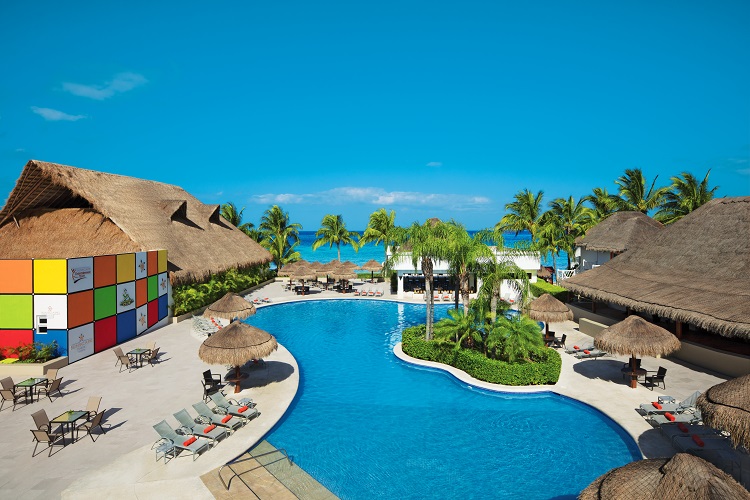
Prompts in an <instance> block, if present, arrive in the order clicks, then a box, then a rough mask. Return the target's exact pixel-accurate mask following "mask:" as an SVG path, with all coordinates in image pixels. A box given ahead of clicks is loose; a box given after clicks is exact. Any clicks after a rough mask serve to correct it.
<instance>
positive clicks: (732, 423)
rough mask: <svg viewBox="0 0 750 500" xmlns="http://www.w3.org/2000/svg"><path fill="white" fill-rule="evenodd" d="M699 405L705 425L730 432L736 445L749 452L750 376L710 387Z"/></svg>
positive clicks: (701, 397) (702, 395) (700, 398)
mask: <svg viewBox="0 0 750 500" xmlns="http://www.w3.org/2000/svg"><path fill="white" fill-rule="evenodd" d="M696 405H697V406H698V409H699V410H700V411H701V415H702V416H703V422H704V423H705V424H706V425H709V426H711V427H714V428H716V429H723V430H725V431H727V432H728V433H729V437H730V438H731V440H732V443H734V446H740V445H741V446H744V447H745V448H748V449H750V375H743V376H742V377H738V378H735V379H732V380H728V381H726V382H722V383H721V384H718V385H715V386H713V387H711V388H710V389H708V390H707V391H706V392H704V393H703V394H701V395H700V397H698V401H697V402H696Z"/></svg>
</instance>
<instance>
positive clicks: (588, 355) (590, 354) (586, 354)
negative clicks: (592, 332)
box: [575, 349, 607, 360]
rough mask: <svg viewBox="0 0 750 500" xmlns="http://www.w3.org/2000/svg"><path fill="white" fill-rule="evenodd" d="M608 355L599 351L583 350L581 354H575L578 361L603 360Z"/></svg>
mask: <svg viewBox="0 0 750 500" xmlns="http://www.w3.org/2000/svg"><path fill="white" fill-rule="evenodd" d="M606 355H607V353H606V352H604V351H600V350H599V349H592V350H590V351H589V350H588V349H586V350H583V351H580V352H577V353H576V354H575V356H576V358H578V359H594V360H596V359H597V358H601V357H602V356H606Z"/></svg>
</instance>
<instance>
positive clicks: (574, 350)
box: [565, 345, 596, 354]
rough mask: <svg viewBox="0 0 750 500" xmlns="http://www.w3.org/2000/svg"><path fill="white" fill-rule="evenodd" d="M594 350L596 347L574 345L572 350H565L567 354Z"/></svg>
mask: <svg viewBox="0 0 750 500" xmlns="http://www.w3.org/2000/svg"><path fill="white" fill-rule="evenodd" d="M594 349H596V347H594V346H593V345H590V346H586V347H581V346H577V345H574V346H573V348H572V349H565V352H566V353H568V354H576V353H579V352H583V351H593V350H594Z"/></svg>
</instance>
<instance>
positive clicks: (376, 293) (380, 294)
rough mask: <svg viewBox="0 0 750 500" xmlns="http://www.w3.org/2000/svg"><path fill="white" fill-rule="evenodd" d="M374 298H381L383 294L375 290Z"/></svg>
mask: <svg viewBox="0 0 750 500" xmlns="http://www.w3.org/2000/svg"><path fill="white" fill-rule="evenodd" d="M375 296H376V297H382V296H383V292H382V291H381V290H375Z"/></svg>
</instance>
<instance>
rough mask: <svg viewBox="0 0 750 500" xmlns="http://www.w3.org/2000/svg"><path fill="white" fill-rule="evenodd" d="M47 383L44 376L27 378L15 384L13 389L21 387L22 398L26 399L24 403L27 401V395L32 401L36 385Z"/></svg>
mask: <svg viewBox="0 0 750 500" xmlns="http://www.w3.org/2000/svg"><path fill="white" fill-rule="evenodd" d="M46 383H47V379H46V378H27V379H26V380H24V381H21V382H19V383H17V384H16V385H15V388H14V392H15V389H17V388H21V389H23V391H24V400H25V401H26V404H28V403H29V397H31V402H32V403H33V402H34V393H35V392H36V387H37V386H39V385H44V384H46Z"/></svg>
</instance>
